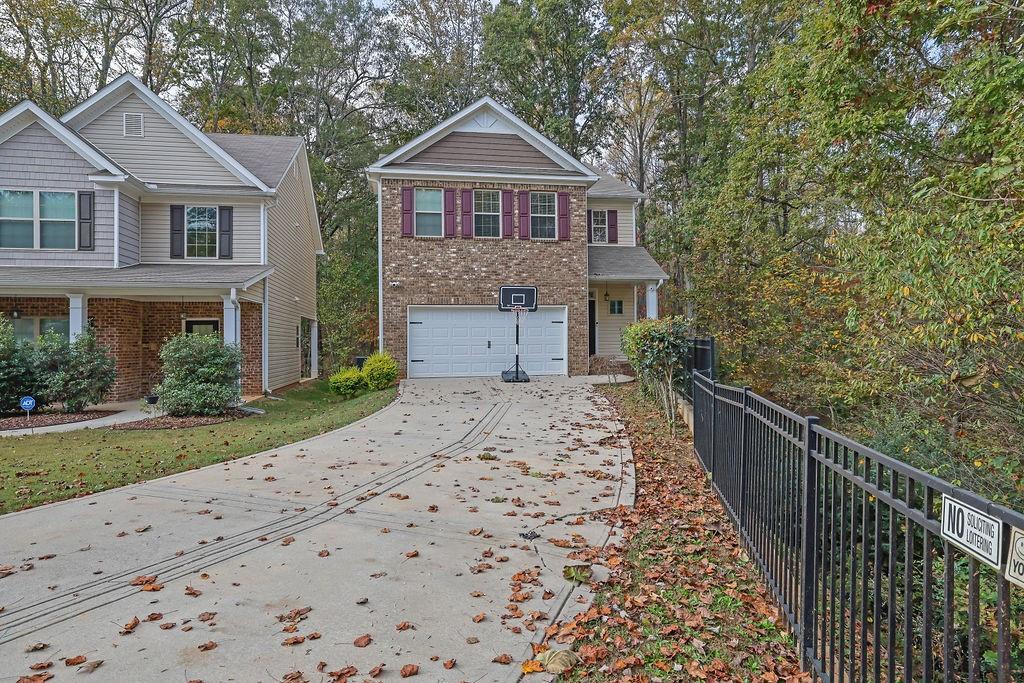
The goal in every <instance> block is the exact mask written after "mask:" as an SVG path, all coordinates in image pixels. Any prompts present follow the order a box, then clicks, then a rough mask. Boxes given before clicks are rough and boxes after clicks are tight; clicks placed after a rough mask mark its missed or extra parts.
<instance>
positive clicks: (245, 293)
mask: <svg viewBox="0 0 1024 683" xmlns="http://www.w3.org/2000/svg"><path fill="white" fill-rule="evenodd" d="M238 298H239V299H240V300H242V301H251V302H253V303H256V304H262V303H263V280H260V281H259V282H257V283H256V284H254V285H253V286H252V287H250V288H249V289H245V290H242V291H239V292H238Z"/></svg>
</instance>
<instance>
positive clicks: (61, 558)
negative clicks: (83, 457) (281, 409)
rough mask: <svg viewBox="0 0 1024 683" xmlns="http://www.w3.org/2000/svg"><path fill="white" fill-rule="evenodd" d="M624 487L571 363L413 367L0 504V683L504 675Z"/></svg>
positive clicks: (579, 602)
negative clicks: (127, 476)
mask: <svg viewBox="0 0 1024 683" xmlns="http://www.w3.org/2000/svg"><path fill="white" fill-rule="evenodd" d="M125 457H131V454H129V453H126V454H125ZM632 499H633V466H632V457H631V452H630V449H629V444H628V441H627V440H626V437H625V436H624V433H623V432H622V430H621V425H620V424H619V423H618V422H617V419H616V417H615V415H614V413H613V411H612V409H611V408H610V406H609V405H608V404H607V402H606V401H605V400H604V399H603V398H602V397H600V396H599V395H597V394H596V393H595V392H594V391H593V388H592V386H591V385H590V384H588V383H587V381H586V380H585V379H583V378H551V379H541V380H539V381H535V382H533V383H531V384H526V385H508V384H502V383H501V382H499V381H495V380H490V379H476V380H418V381H411V382H407V383H406V384H405V385H404V389H403V392H402V394H401V396H400V398H399V399H398V400H397V401H396V402H395V403H393V404H392V405H390V406H389V407H387V408H385V409H384V410H382V411H380V412H378V413H376V414H375V415H372V416H370V417H369V418H367V419H365V420H363V421H361V422H358V423H355V424H353V425H350V426H349V427H346V428H345V429H342V430H339V431H336V432H332V433H330V434H325V435H323V436H320V437H316V438H313V439H310V440H307V441H305V442H302V443H298V444H293V445H291V446H287V447H284V448H280V449H277V450H274V451H271V452H267V453H262V454H259V455H255V456H252V457H248V458H243V459H240V460H235V461H232V462H228V463H223V464H220V465H214V466H211V467H207V468H205V469H202V470H195V471H191V472H187V473H184V474H179V475H175V476H172V477H167V478H164V479H160V480H156V481H152V482H148V483H145V484H139V485H135V486H129V487H125V488H121V489H116V490H112V491H108V492H105V493H101V494H97V495H93V496H89V497H87V498H81V499H77V500H73V501H67V502H64V503H57V504H54V505H49V506H46V507H43V508H37V509H34V510H29V511H25V512H21V513H15V514H10V515H6V516H4V517H2V518H0V565H3V564H8V565H13V566H14V569H13V573H10V574H8V575H7V576H6V577H4V578H0V608H3V609H2V611H0V681H8V680H10V681H14V680H16V679H17V678H18V677H19V676H22V675H26V674H29V673H31V672H30V670H29V667H30V666H31V665H32V664H35V663H40V662H47V661H52V662H53V666H52V667H51V668H49V669H47V670H46V671H50V672H53V673H54V674H55V678H54V680H55V681H60V680H67V679H71V680H92V679H96V680H104V681H108V680H116V681H180V682H182V683H184V682H185V681H194V680H199V681H204V682H205V683H212V682H214V681H247V682H248V681H280V680H308V681H327V680H331V678H330V677H329V676H328V672H337V671H342V670H344V669H345V667H354V668H355V669H356V670H357V671H358V674H354V675H352V677H351V679H350V680H351V681H362V680H364V679H368V678H369V677H370V676H371V675H372V674H373V673H376V672H373V671H372V670H373V669H374V667H377V666H378V665H380V664H383V665H384V668H383V670H382V671H381V672H380V673H379V675H378V677H379V679H381V680H400V671H401V669H402V667H403V666H405V665H410V664H411V665H416V666H418V667H419V673H418V677H416V678H413V680H416V681H420V680H422V681H514V680H517V679H518V678H519V676H520V665H521V663H522V662H523V661H524V660H526V659H529V658H530V651H531V648H530V643H531V642H537V641H539V640H540V639H541V638H542V635H543V631H544V628H545V627H546V626H547V625H548V624H549V623H551V621H553V620H555V619H556V618H565V617H567V616H569V615H571V614H572V613H573V611H574V610H580V609H583V608H584V607H585V606H586V603H587V602H589V594H588V592H587V590H586V588H585V587H583V588H581V587H577V586H575V585H574V584H572V583H570V582H568V581H566V580H565V579H564V578H563V575H562V568H563V566H565V565H566V564H577V563H578V562H579V561H574V560H570V559H569V558H568V557H567V555H568V554H571V553H572V552H573V551H574V549H577V548H579V547H583V546H587V545H598V546H599V545H602V544H604V543H605V542H606V541H607V539H608V538H609V535H610V534H612V535H613V534H615V533H616V532H615V530H614V529H610V528H608V527H607V526H606V525H605V524H604V522H603V521H602V520H600V519H598V518H597V516H596V515H591V514H589V513H590V512H592V511H595V510H600V509H603V508H608V507H613V506H615V505H620V504H622V505H629V504H631V503H632ZM552 540H553V541H554V542H552ZM8 571H11V570H8ZM3 573H4V572H3V571H0V575H2V574H3ZM138 577H150V578H138ZM154 577H155V578H154ZM133 580H135V581H134V583H135V584H137V585H132V584H133ZM147 584H148V586H147ZM157 587H159V588H157ZM307 609H308V611H307ZM136 617H137V618H138V619H139V621H140V623H138V625H133V624H134V619H135V618H136ZM122 631H123V632H124V633H122ZM289 639H291V640H289ZM367 641H369V642H368V643H367ZM286 642H287V643H294V644H284V643H286ZM33 644H45V645H46V647H45V648H41V649H38V650H36V651H32V652H26V650H27V649H30V646H32V645H33ZM359 645H363V646H362V647H359ZM79 655H84V657H85V658H86V661H95V660H103V664H102V665H101V666H100V667H99V668H98V669H96V670H95V671H94V672H93V673H91V674H88V676H89V677H91V678H87V677H85V672H78V667H76V666H68V665H66V663H65V661H64V660H66V659H70V658H74V657H77V656H79ZM502 655H509V656H510V657H511V663H509V664H502V663H500V661H499V662H495V661H493V660H495V659H498V660H504V659H506V658H504V657H502ZM450 660H454V664H453V665H452V664H451V663H450ZM71 661H74V660H71ZM296 671H299V672H302V674H303V676H304V679H303V678H297V677H296V678H294V679H288V678H286V675H287V674H289V673H291V672H296ZM534 678H536V676H534Z"/></svg>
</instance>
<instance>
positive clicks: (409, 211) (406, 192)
mask: <svg viewBox="0 0 1024 683" xmlns="http://www.w3.org/2000/svg"><path fill="white" fill-rule="evenodd" d="M412 192H413V190H412V188H411V187H403V188H402V237H412V221H413V209H414V208H415V207H414V206H413V193H412Z"/></svg>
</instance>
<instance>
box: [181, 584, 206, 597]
mask: <svg viewBox="0 0 1024 683" xmlns="http://www.w3.org/2000/svg"><path fill="white" fill-rule="evenodd" d="M202 594H203V592H202V591H199V590H196V589H195V588H193V587H192V586H185V595H187V596H189V597H190V598H198V597H199V596H200V595H202Z"/></svg>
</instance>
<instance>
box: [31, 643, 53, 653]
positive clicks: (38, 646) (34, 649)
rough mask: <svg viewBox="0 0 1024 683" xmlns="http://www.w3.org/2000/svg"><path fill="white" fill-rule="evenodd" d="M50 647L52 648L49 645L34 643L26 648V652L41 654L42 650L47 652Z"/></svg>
mask: <svg viewBox="0 0 1024 683" xmlns="http://www.w3.org/2000/svg"><path fill="white" fill-rule="evenodd" d="M48 647H50V645H49V644H48V643H33V644H32V645H29V646H28V647H26V648H25V652H39V651H40V650H45V649H46V648H48Z"/></svg>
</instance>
